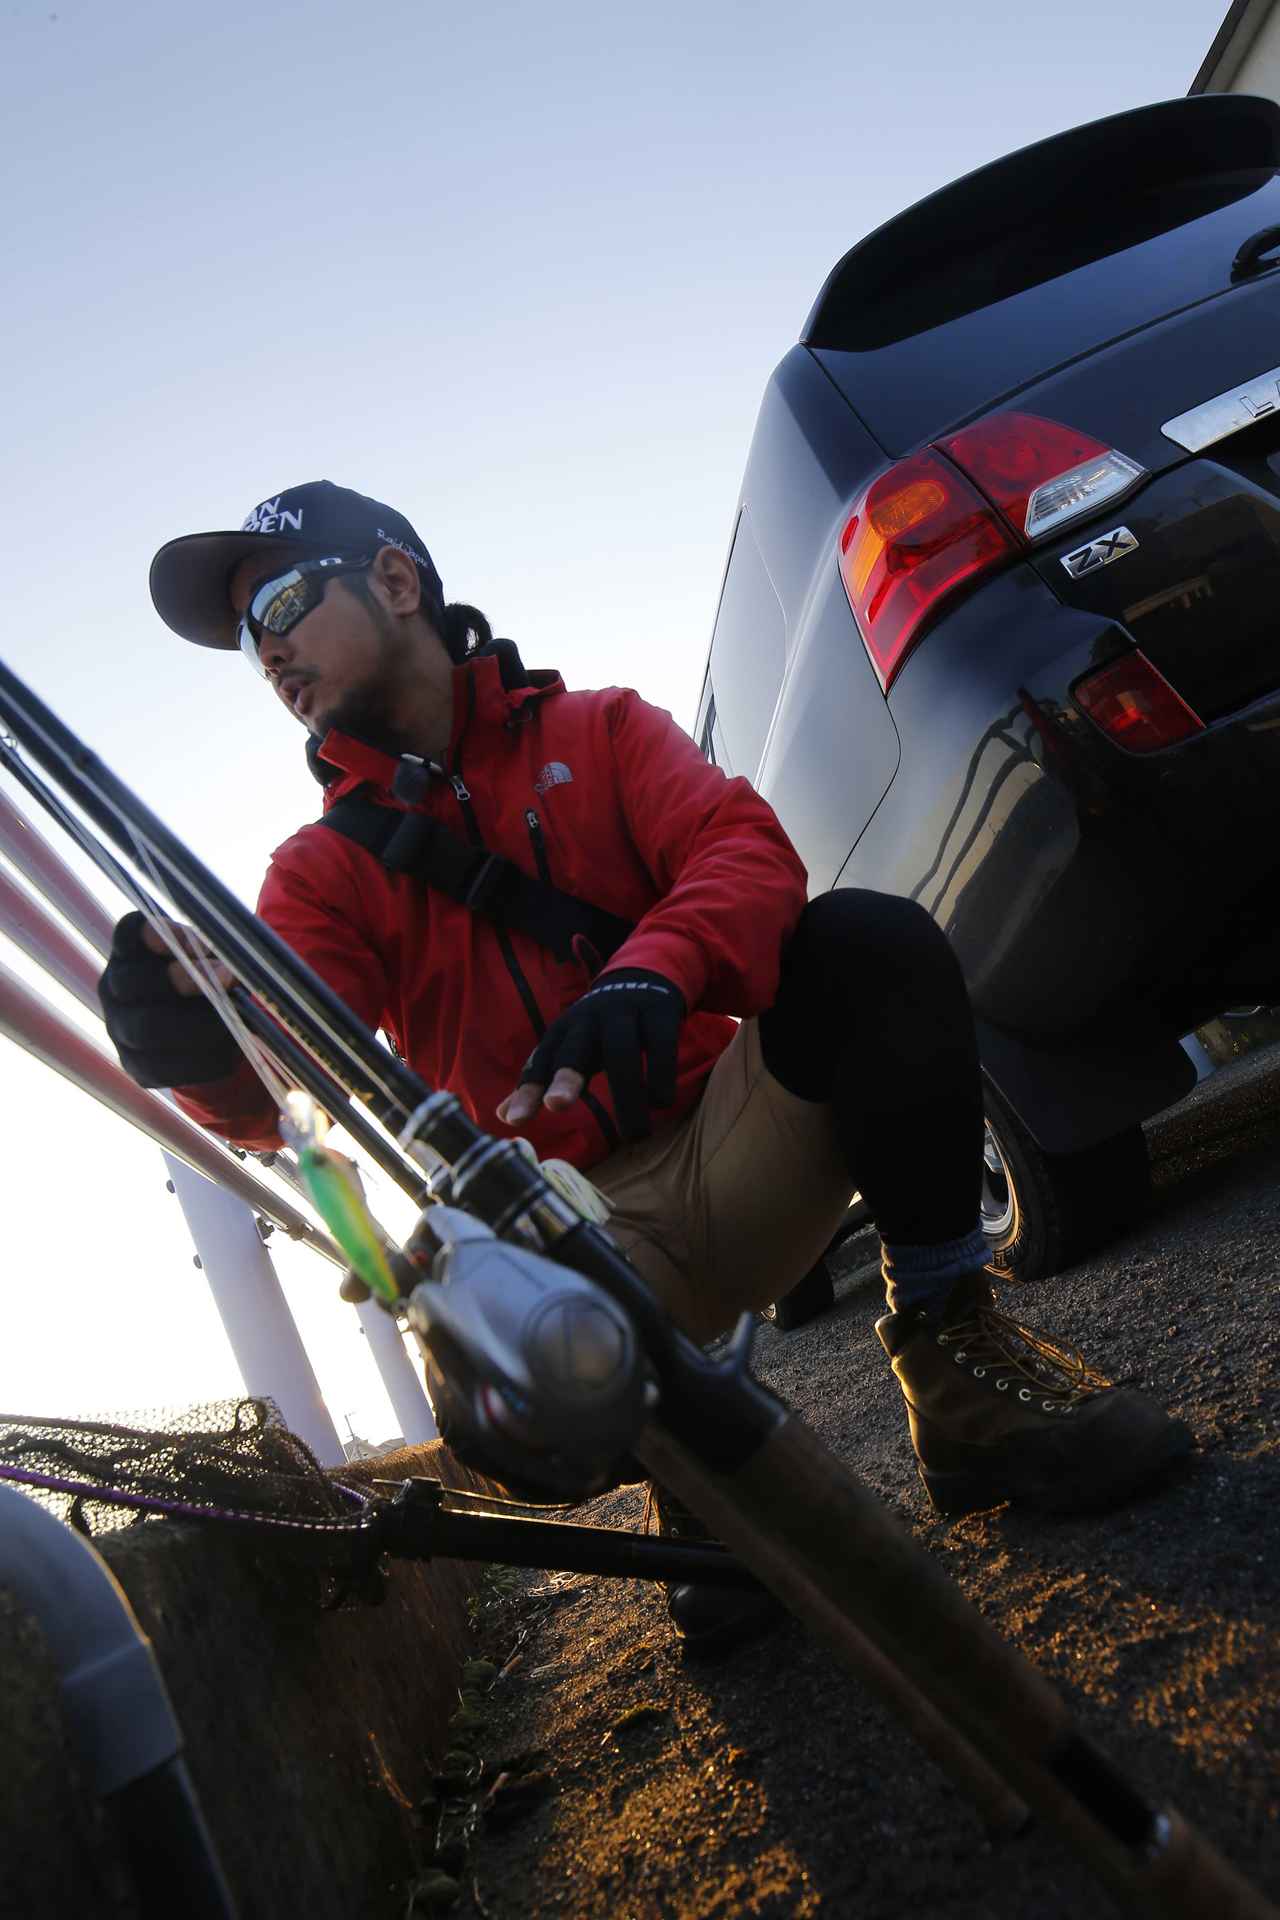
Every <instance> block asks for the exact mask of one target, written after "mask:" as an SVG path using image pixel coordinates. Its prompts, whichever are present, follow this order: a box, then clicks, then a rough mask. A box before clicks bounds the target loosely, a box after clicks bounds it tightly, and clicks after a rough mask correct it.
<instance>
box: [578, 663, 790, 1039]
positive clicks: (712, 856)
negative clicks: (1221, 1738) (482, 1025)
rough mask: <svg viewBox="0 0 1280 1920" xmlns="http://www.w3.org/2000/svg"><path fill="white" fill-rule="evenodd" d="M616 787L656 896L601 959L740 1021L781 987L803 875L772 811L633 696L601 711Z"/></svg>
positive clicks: (624, 694)
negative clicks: (654, 978)
mask: <svg viewBox="0 0 1280 1920" xmlns="http://www.w3.org/2000/svg"><path fill="white" fill-rule="evenodd" d="M607 712H608V724H609V731H610V735H611V745H612V752H613V759H614V766H615V770H616V780H617V785H616V789H615V790H616V793H617V796H618V803H619V805H620V807H621V809H622V812H623V815H624V818H625V820H626V824H627V830H628V833H629V836H630V838H631V840H632V843H633V844H634V846H635V847H636V850H637V851H638V853H639V855H640V858H641V859H642V861H643V862H644V865H645V867H646V868H647V870H648V873H649V876H650V878H651V879H652V881H653V884H654V887H655V888H656V889H657V891H658V893H659V894H660V895H661V898H660V899H659V900H658V901H657V903H656V904H655V905H654V906H653V907H651V908H650V909H649V911H648V912H647V913H646V914H645V915H644V917H643V918H642V919H641V920H640V921H639V923H638V925H637V926H636V929H635V932H634V933H633V934H631V936H630V937H629V939H627V940H626V941H625V942H624V943H623V945H622V946H621V947H619V949H618V951H617V952H616V953H615V954H614V955H613V957H612V959H611V960H610V961H609V965H608V968H607V971H609V972H613V971H615V970H616V969H617V968H619V967H647V968H648V969H650V970H651V971H652V972H654V973H661V974H665V976H666V977H667V979H668V980H672V981H674V982H675V984H676V985H677V986H678V987H679V988H680V990H681V992H682V993H683V994H684V997H685V1001H686V1004H687V1005H688V1007H689V1009H690V1011H693V1010H694V1009H695V1008H700V1009H702V1010H704V1011H706V1012H709V1013H729V1014H736V1015H737V1016H739V1017H740V1018H743V1019H745V1018H747V1017H749V1016H750V1015H751V1014H755V1013H761V1012H763V1010H764V1009H765V1008H766V1007H768V1006H771V1005H772V1003H773V1001H774V999H775V998H776V996H777V992H778V982H779V977H780V971H781V958H782V948H783V943H784V942H785V941H786V940H787V938H788V937H789V936H790V934H791V933H792V931H793V929H794V927H795V924H796V921H797V920H798V919H799V917H800V913H801V910H802V908H803V907H804V904H805V899H806V875H805V870H804V867H803V865H802V864H801V861H800V857H799V855H798V854H797V853H796V850H795V848H794V847H793V846H792V844H791V842H790V841H789V840H788V838H787V836H786V834H785V833H784V832H783V830H782V827H781V825H780V823H779V821H778V817H777V815H776V814H775V813H774V811H773V808H772V807H771V806H769V804H768V802H767V801H765V800H762V799H761V798H760V795H759V794H758V793H756V791H755V790H754V788H753V787H752V786H751V785H750V784H749V782H747V781H746V780H741V779H734V780H729V779H726V778H725V775H724V774H723V772H721V770H720V769H719V768H718V767H713V766H712V765H711V764H710V763H709V762H708V761H707V760H706V759H705V758H704V757H703V755H702V754H701V753H700V752H699V750H698V748H697V747H696V746H695V745H694V743H693V741H692V740H691V739H690V738H689V736H688V734H687V733H685V732H684V731H683V729H682V728H680V727H678V726H677V725H676V723H675V721H674V720H673V719H672V718H671V716H670V714H666V713H663V712H661V711H660V710H659V709H658V708H656V707H651V706H650V705H649V704H648V702H647V701H644V700H642V699H641V698H640V696H639V694H636V693H630V692H621V693H617V694H615V695H614V696H613V697H612V699H611V702H610V705H609V707H608V709H607Z"/></svg>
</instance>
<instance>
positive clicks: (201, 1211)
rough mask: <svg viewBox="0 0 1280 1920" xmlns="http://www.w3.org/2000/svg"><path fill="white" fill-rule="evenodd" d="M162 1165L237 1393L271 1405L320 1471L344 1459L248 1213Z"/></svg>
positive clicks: (173, 1161) (189, 1175) (174, 1166)
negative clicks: (232, 1365) (239, 1383)
mask: <svg viewBox="0 0 1280 1920" xmlns="http://www.w3.org/2000/svg"><path fill="white" fill-rule="evenodd" d="M164 1160H165V1165H166V1166H167V1167H168V1169H169V1178H170V1180H171V1181H172V1182H173V1188H174V1192H175V1193H176V1194H177V1196H178V1199H179V1201H180V1202H181V1205H182V1211H183V1213H184V1215H185V1216H186V1221H187V1225H188V1226H189V1227H190V1229H191V1238H192V1239H193V1240H194V1241H195V1244H196V1252H197V1253H198V1254H199V1256H200V1264H201V1266H202V1267H203V1269H204V1277H205V1279H206V1280H207V1281H208V1283H209V1291H210V1293H211V1294H212V1295H213V1300H214V1305H215V1306H216V1307H217V1309H218V1313H219V1315H220V1317H221V1320H222V1324H223V1326H224V1328H225V1329H226V1334H227V1338H228V1340H229V1341H230V1342H231V1351H232V1352H233V1353H234V1354H235V1357H236V1363H237V1365H238V1366H239V1368H240V1372H241V1374H242V1375H243V1378H244V1384H245V1391H246V1392H247V1393H249V1394H252V1395H253V1396H255V1397H257V1396H259V1395H261V1396H262V1397H264V1398H266V1399H270V1400H274V1401H275V1403H276V1405H277V1406H278V1407H279V1409H280V1413H281V1416H282V1417H283V1419H284V1421H285V1424H286V1425H287V1426H288V1427H289V1428H290V1429H291V1430H292V1431H293V1432H294V1433H296V1434H297V1435H298V1437H299V1439H301V1440H305V1441H306V1443H307V1445H308V1446H309V1447H310V1449H311V1451H312V1453H314V1454H315V1456H316V1459H317V1460H318V1461H319V1462H320V1464H321V1466H322V1467H338V1466H342V1465H343V1464H344V1462H345V1460H346V1455H345V1454H344V1452H343V1450H342V1442H341V1441H340V1440H339V1438H338V1430H337V1428H336V1427H335V1426H334V1424H333V1420H332V1418H331V1417H330V1414H329V1409H328V1408H327V1407H326V1406H325V1404H324V1400H323V1399H322V1397H321V1393H320V1386H319V1382H318V1381H317V1379H316V1376H315V1374H314V1372H313V1371H312V1367H311V1362H310V1360H309V1359H308V1358H307V1353H306V1349H305V1347H304V1346H303V1344H302V1341H301V1338H300V1337H299V1334H298V1329H297V1327H296V1326H295V1324H294V1319H293V1315H292V1314H291V1313H290V1311H289V1305H288V1302H287V1301H286V1299H285V1297H284V1291H283V1289H282V1287H281V1285H280V1281H279V1278H278V1276H277V1274H276V1270H275V1268H274V1267H273V1266H272V1264H271V1256H270V1255H269V1254H268V1252H267V1249H266V1247H265V1246H264V1245H263V1244H262V1236H261V1234H260V1233H259V1232H258V1228H257V1224H256V1221H255V1218H254V1213H253V1209H252V1208H251V1207H248V1206H246V1205H245V1203H244V1201H243V1200H239V1199H237V1198H236V1196H235V1195H234V1194H230V1193H226V1192H224V1190H223V1189H222V1188H221V1187H217V1186H215V1185H214V1184H213V1182H212V1180H206V1179H205V1177H204V1175H203V1174H202V1173H195V1172H193V1170H192V1169H191V1168H190V1167H188V1166H186V1165H184V1163H183V1162H182V1161H181V1160H179V1159H177V1157H176V1156H175V1155H174V1154H171V1153H166V1154H165V1156H164Z"/></svg>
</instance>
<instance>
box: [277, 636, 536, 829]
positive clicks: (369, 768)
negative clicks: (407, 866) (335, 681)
mask: <svg viewBox="0 0 1280 1920" xmlns="http://www.w3.org/2000/svg"><path fill="white" fill-rule="evenodd" d="M563 692H564V681H563V680H562V679H561V678H560V675H559V674H558V673H557V672H556V671H555V670H554V669H548V668H538V667H535V668H532V669H530V668H528V667H526V666H525V664H524V662H523V661H522V660H521V658H520V655H519V652H518V651H517V649H516V646H515V644H514V642H513V641H511V640H494V641H492V642H491V643H490V644H489V645H488V646H487V647H481V648H480V649H478V651H477V652H475V653H473V654H471V655H470V656H469V657H468V658H467V659H466V660H464V661H463V662H462V663H461V665H459V666H456V667H455V668H454V670H453V730H452V733H451V735H450V740H449V761H450V764H452V763H453V761H454V760H455V759H456V757H457V754H458V750H459V748H460V746H461V744H462V740H463V737H464V735H465V736H466V738H467V739H468V741H471V740H473V739H474V738H475V737H476V736H477V735H480V734H484V733H487V732H489V731H490V730H491V729H496V728H504V727H505V728H510V729H512V730H514V729H515V728H516V727H517V726H519V725H520V724H521V722H522V721H523V720H526V719H529V718H531V717H532V709H533V707H534V706H536V704H537V703H538V701H540V700H544V699H546V698H547V697H548V696H549V695H552V694H557V693H563ZM307 764H308V765H309V766H310V768H311V771H312V773H313V774H314V775H315V777H316V779H317V780H319V781H320V783H321V785H322V786H323V787H324V788H325V804H326V805H328V803H329V802H330V801H332V800H336V799H338V798H339V796H340V795H342V794H344V793H350V792H352V791H353V790H354V788H355V787H357V786H360V785H363V784H364V783H366V782H370V781H371V782H372V783H373V784H374V785H375V786H378V787H382V788H384V789H386V790H387V791H390V789H391V785H392V782H393V781H394V779H395V774H396V769H397V767H398V766H399V764H400V756H399V755H398V754H397V753H395V752H393V751H391V750H390V749H388V748H386V747H383V746H379V745H378V743H377V742H376V741H374V740H362V739H358V738H357V737H356V735H355V734H350V733H342V732H340V731H339V730H338V728H336V727H333V728H330V730H329V732H328V733H327V734H326V735H325V737H324V739H323V740H317V739H316V738H315V737H314V735H313V736H311V737H310V738H309V739H308V741H307Z"/></svg>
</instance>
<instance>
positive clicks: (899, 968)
mask: <svg viewBox="0 0 1280 1920" xmlns="http://www.w3.org/2000/svg"><path fill="white" fill-rule="evenodd" d="M760 1043H761V1049H762V1051H763V1054H764V1061H765V1065H766V1066H767V1067H768V1069H769V1071H770V1073H772V1074H773V1075H774V1077H775V1079H777V1080H780V1081H781V1082H782V1084H783V1086H784V1087H786V1088H787V1089H788V1091H789V1092H791V1093H794V1094H796V1095H798V1096H799V1098H800V1099H802V1100H823V1101H830V1102H831V1104H832V1106H833V1107H834V1109H835V1121H836V1130H837V1134H838V1137H839V1141H840V1149H841V1152H842V1153H843V1154H844V1157H845V1162H846V1165H847V1166H848V1169H849V1174H850V1177H851V1179H853V1180H854V1181H855V1182H856V1183H857V1186H858V1188H859V1190H860V1191H861V1193H862V1197H863V1199H864V1200H865V1201H866V1203H867V1205H868V1207H869V1208H870V1209H871V1213H872V1215H873V1217H874V1219H875V1223H876V1226H877V1227H878V1228H879V1231H880V1236H881V1238H882V1239H884V1240H887V1241H890V1242H895V1243H906V1244H912V1245H919V1246H932V1245H934V1244H936V1243H938V1242H940V1241H943V1240H955V1239H959V1238H960V1237H961V1236H962V1235H964V1234H967V1233H970V1232H972V1230H973V1228H974V1226H975V1225H976V1222H977V1217H978V1202H979V1198H980V1194H981V1180H982V1085H981V1078H980V1075H979V1072H978V1050H977V1045H976V1042H975V1039H974V1031H973V1015H972V1013H971V1011H970V1008H969V996H968V992H967V990H966V988H965V984H964V978H963V976H962V974H961V972H960V966H959V962H958V961H957V960H956V957H955V955H954V954H953V953H952V951H951V948H950V946H949V945H948V943H947V940H946V936H945V935H944V934H943V933H942V932H940V930H939V929H938V927H937V926H936V925H935V924H934V922H933V921H932V920H931V919H930V918H929V915H928V914H927V913H926V912H925V910H924V908H923V907H919V906H917V905H916V904H915V902H914V901H912V900H903V899H900V898H899V897H898V896H897V895H895V894H888V893H867V892H864V891H862V890H861V889H857V888H852V887H850V888H843V889H841V890H839V891H838V892H835V893H825V894H822V895H821V896H820V897H819V898H818V899H816V900H811V901H810V903H809V905H808V906H807V907H806V908H805V910H804V912H803V913H802V914H801V916H800V919H799V922H798V924H797V926H796V930H795V933H794V934H793V936H792V938H791V940H790V941H789V942H788V944H787V947H786V950H785V952H784V954H783V962H782V985H781V987H780V988H779V991H778V997H777V999H776V1001H775V1002H774V1004H773V1006H772V1007H770V1008H769V1009H768V1011H767V1012H766V1013H763V1014H762V1015H761V1016H760Z"/></svg>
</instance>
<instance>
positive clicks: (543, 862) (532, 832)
mask: <svg viewBox="0 0 1280 1920" xmlns="http://www.w3.org/2000/svg"><path fill="white" fill-rule="evenodd" d="M524 823H525V825H526V827H528V829H529V838H530V840H531V841H532V842H533V858H534V864H535V865H536V866H537V869H538V878H539V880H541V882H542V884H543V886H544V887H549V886H550V885H551V864H550V862H549V861H548V859H547V842H546V839H545V837H544V835H543V831H542V822H541V820H539V818H538V812H537V808H536V807H526V808H525V814H524Z"/></svg>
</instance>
